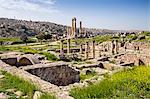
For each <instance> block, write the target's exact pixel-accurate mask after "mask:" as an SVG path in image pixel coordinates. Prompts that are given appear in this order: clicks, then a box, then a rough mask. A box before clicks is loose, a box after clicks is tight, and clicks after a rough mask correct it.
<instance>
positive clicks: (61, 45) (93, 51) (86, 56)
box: [60, 39, 95, 59]
mask: <svg viewBox="0 0 150 99" xmlns="http://www.w3.org/2000/svg"><path fill="white" fill-rule="evenodd" d="M63 42H64V40H61V41H60V54H61V55H64V46H63ZM70 53H71V50H70V39H68V40H67V54H68V55H69V54H70ZM80 54H83V45H82V44H81V45H80ZM89 54H90V46H89V42H86V43H85V59H89ZM92 58H95V41H93V42H92Z"/></svg>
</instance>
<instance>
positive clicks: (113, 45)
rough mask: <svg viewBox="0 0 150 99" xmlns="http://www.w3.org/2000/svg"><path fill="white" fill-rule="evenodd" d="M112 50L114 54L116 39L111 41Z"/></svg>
mask: <svg viewBox="0 0 150 99" xmlns="http://www.w3.org/2000/svg"><path fill="white" fill-rule="evenodd" d="M111 47H112V48H111V51H112V54H114V52H115V44H114V40H113V41H112V43H111Z"/></svg>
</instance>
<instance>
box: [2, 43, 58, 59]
mask: <svg viewBox="0 0 150 99" xmlns="http://www.w3.org/2000/svg"><path fill="white" fill-rule="evenodd" d="M0 51H18V52H23V53H26V54H29V53H31V54H41V55H44V56H45V57H47V59H48V60H50V61H57V60H58V58H57V57H56V56H55V55H53V54H50V53H48V52H43V51H40V50H36V49H34V48H32V47H28V46H17V47H7V46H0Z"/></svg>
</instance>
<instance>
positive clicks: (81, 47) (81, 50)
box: [80, 44, 83, 54]
mask: <svg viewBox="0 0 150 99" xmlns="http://www.w3.org/2000/svg"><path fill="white" fill-rule="evenodd" d="M80 54H83V45H82V44H81V45H80Z"/></svg>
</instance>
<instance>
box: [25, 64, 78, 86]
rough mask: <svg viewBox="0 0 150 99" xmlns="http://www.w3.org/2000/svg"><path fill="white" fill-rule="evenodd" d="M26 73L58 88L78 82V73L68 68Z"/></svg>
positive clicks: (43, 69) (36, 70) (45, 69)
mask: <svg viewBox="0 0 150 99" xmlns="http://www.w3.org/2000/svg"><path fill="white" fill-rule="evenodd" d="M27 71H28V72H29V73H31V74H33V75H36V76H38V77H40V78H41V79H43V80H45V81H48V82H50V83H52V84H55V85H58V86H65V85H68V84H72V83H75V82H79V81H80V77H79V71H76V70H74V69H72V68H71V67H68V66H53V67H46V68H44V67H43V68H36V69H29V70H27Z"/></svg>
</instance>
